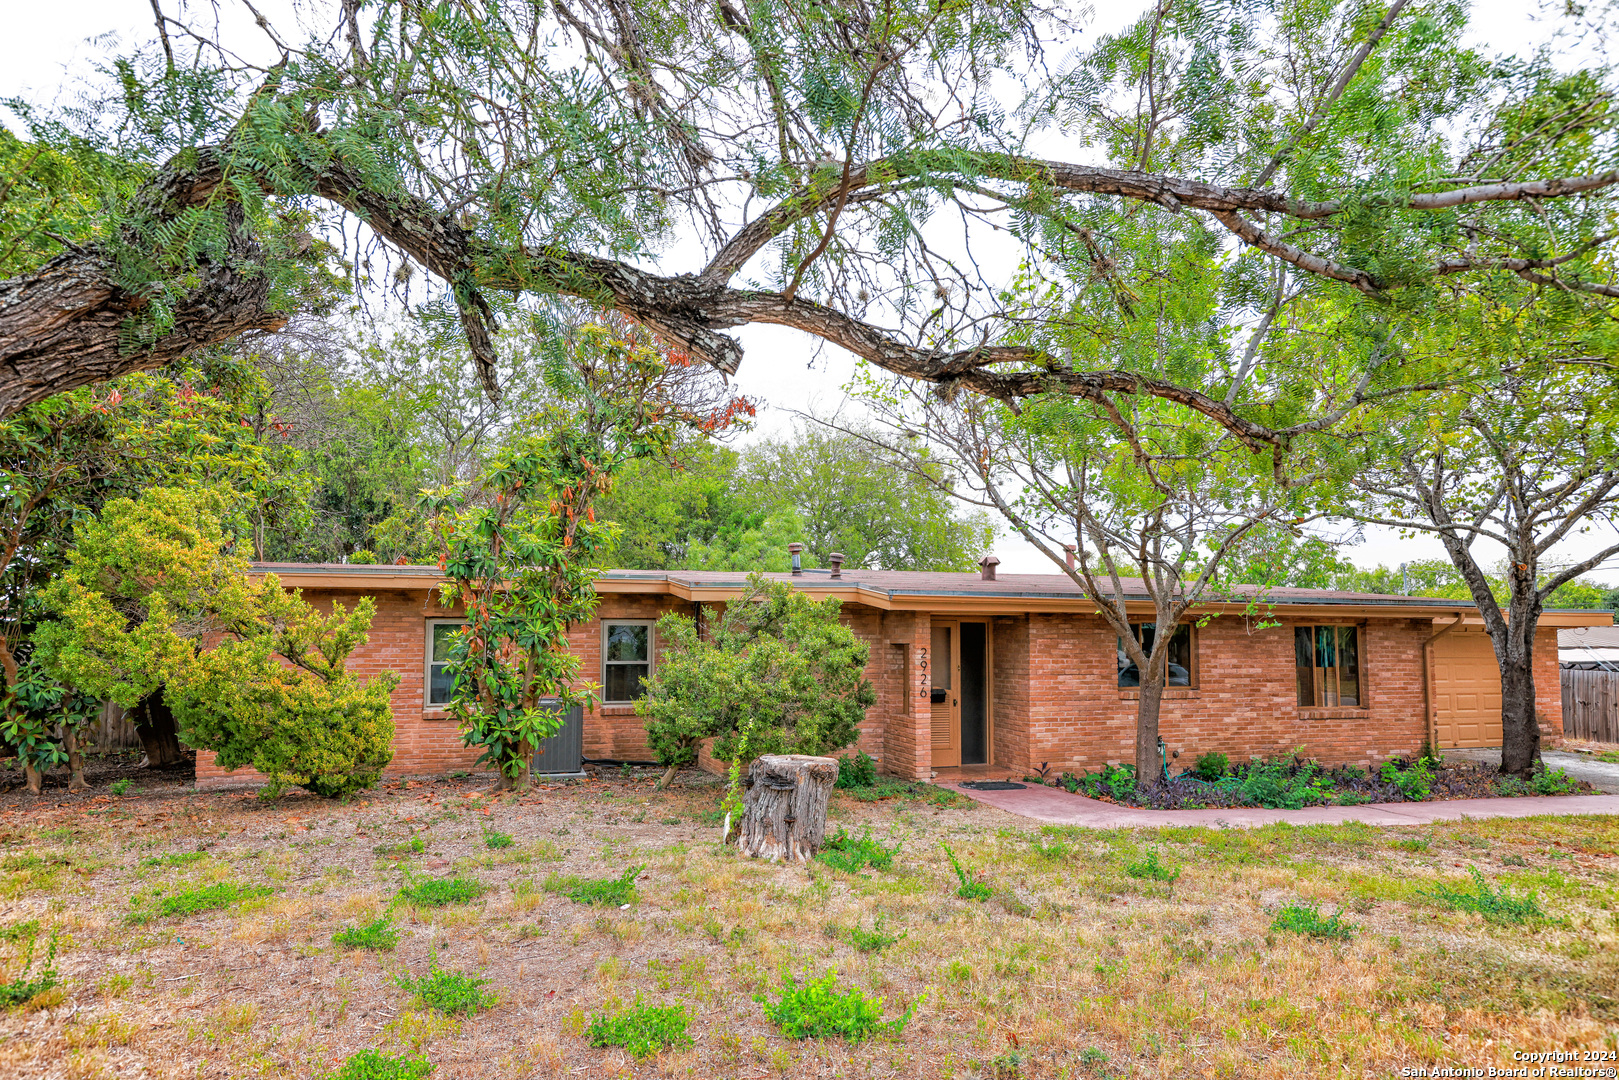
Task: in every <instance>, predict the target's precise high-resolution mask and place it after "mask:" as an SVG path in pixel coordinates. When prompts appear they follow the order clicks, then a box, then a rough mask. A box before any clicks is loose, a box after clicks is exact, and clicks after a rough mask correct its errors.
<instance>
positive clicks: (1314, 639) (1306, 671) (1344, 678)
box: [1293, 626, 1363, 708]
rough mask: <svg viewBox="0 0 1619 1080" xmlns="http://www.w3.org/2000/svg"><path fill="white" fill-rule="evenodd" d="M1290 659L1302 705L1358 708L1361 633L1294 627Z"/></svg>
mask: <svg viewBox="0 0 1619 1080" xmlns="http://www.w3.org/2000/svg"><path fill="white" fill-rule="evenodd" d="M1293 656H1294V660H1295V663H1296V664H1297V670H1298V684H1299V704H1300V705H1301V706H1303V707H1305V708H1334V707H1339V706H1346V705H1348V706H1354V707H1356V708H1359V707H1360V705H1361V703H1362V698H1363V691H1362V688H1361V685H1360V634H1359V631H1358V630H1357V629H1356V628H1355V627H1353V626H1295V627H1294V628H1293Z"/></svg>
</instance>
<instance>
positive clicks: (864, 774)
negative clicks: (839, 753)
mask: <svg viewBox="0 0 1619 1080" xmlns="http://www.w3.org/2000/svg"><path fill="white" fill-rule="evenodd" d="M876 783H877V759H876V758H874V757H872V756H871V755H870V754H868V753H866V752H865V751H864V750H856V751H855V752H854V753H852V754H845V755H844V756H843V757H840V758H838V782H837V785H836V786H838V787H840V788H843V789H845V790H848V789H850V788H869V787H871V786H872V785H874V784H876Z"/></svg>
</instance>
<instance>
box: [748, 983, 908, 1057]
mask: <svg viewBox="0 0 1619 1080" xmlns="http://www.w3.org/2000/svg"><path fill="white" fill-rule="evenodd" d="M754 1000H756V1001H760V1002H763V1003H764V1012H765V1016H766V1018H768V1019H769V1020H770V1022H771V1023H773V1024H775V1025H776V1026H777V1027H778V1028H780V1029H781V1033H782V1034H783V1035H785V1036H787V1037H788V1038H789V1039H811V1038H815V1039H822V1038H826V1037H827V1036H828V1035H842V1036H843V1037H844V1038H845V1039H848V1040H849V1041H850V1042H861V1041H863V1040H865V1039H869V1038H872V1037H874V1036H877V1035H890V1036H897V1035H899V1034H900V1033H901V1032H903V1031H904V1030H905V1025H907V1024H909V1023H910V1022H911V1014H912V1013H913V1012H915V1010H916V1005H915V1003H913V1004H912V1005H911V1006H910V1008H908V1009H906V1010H905V1013H904V1015H902V1016H900V1017H899V1018H898V1019H896V1020H887V1021H885V1020H884V1019H883V1000H884V999H883V998H876V999H872V998H868V997H866V995H865V994H864V993H862V992H861V991H860V990H859V989H853V990H848V991H843V992H840V991H839V990H838V989H837V976H836V975H828V976H826V978H824V979H812V980H810V981H808V982H806V983H805V984H804V985H803V986H799V985H798V983H797V982H795V981H794V980H793V978H792V977H791V976H788V977H787V980H786V983H785V984H784V985H783V987H782V990H781V1000H780V1001H778V1002H776V1003H775V1004H771V1003H770V1002H769V1001H768V1000H766V999H765V997H764V996H763V995H761V996H759V997H757V998H755V999H754Z"/></svg>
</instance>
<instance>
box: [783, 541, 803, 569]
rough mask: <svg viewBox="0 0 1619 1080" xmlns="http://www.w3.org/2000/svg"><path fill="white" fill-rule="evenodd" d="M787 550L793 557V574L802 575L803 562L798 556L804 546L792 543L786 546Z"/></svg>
mask: <svg viewBox="0 0 1619 1080" xmlns="http://www.w3.org/2000/svg"><path fill="white" fill-rule="evenodd" d="M787 550H788V551H789V552H791V553H792V556H793V573H794V574H802V573H803V572H804V560H803V559H802V558H800V556H801V555H802V554H803V552H804V545H803V544H800V543H798V542H797V541H794V542H793V543H791V544H788V545H787Z"/></svg>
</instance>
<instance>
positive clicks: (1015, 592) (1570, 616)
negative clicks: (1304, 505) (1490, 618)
mask: <svg viewBox="0 0 1619 1080" xmlns="http://www.w3.org/2000/svg"><path fill="white" fill-rule="evenodd" d="M254 567H255V569H256V570H258V571H261V572H268V573H274V574H276V575H277V576H278V577H280V578H282V579H283V580H285V581H286V582H287V584H289V585H299V586H302V587H305V588H311V587H312V588H328V589H345V590H348V589H390V588H392V589H430V588H434V587H436V586H437V585H439V584H440V583H441V582H442V581H443V580H444V575H443V574H442V573H441V572H440V570H439V568H438V567H436V566H386V565H355V564H348V563H255V564H254ZM762 576H763V577H766V578H773V579H775V580H778V581H787V582H791V583H792V584H793V585H794V586H796V587H797V588H800V589H804V590H805V591H807V592H812V593H815V594H816V595H820V596H835V597H837V598H838V599H840V600H843V601H844V602H846V603H855V604H862V605H865V606H867V607H873V608H878V609H881V610H885V611H932V612H939V613H947V614H958V613H960V614H967V613H971V614H1018V613H1022V612H1030V611H1050V612H1061V611H1071V612H1081V613H1083V612H1093V611H1095V610H1096V605H1095V604H1094V603H1092V602H1091V601H1090V600H1088V599H1086V597H1085V595H1084V593H1083V592H1082V591H1081V590H1080V588H1079V586H1078V585H1077V584H1075V583H1074V582H1073V581H1072V580H1071V579H1070V578H1069V577H1068V576H1067V575H1065V574H999V575H997V577H996V579H995V580H994V581H985V580H983V579H982V578H981V577H980V576H979V574H977V573H946V572H938V571H915V570H850V569H845V570H844V571H843V572H842V574H841V575H840V576H838V577H833V576H832V572H831V571H830V570H805V571H804V572H803V573H802V574H798V575H793V574H787V573H768V574H763V575H762ZM747 583H748V575H747V573H745V572H742V571H721V570H607V571H604V572H603V573H602V575H601V576H600V577H598V578H597V579H596V590H597V591H598V592H601V593H641V594H648V593H650V594H654V595H666V596H675V597H678V598H679V599H682V600H687V601H699V602H709V601H723V600H727V599H730V598H732V597H734V596H736V595H737V594H739V593H740V592H741V591H742V590H743V589H745V588H747ZM1122 584H1123V586H1124V593H1125V602H1126V604H1127V605H1128V606H1129V607H1130V608H1133V609H1138V610H1143V611H1150V610H1151V606H1150V600H1149V599H1148V596H1147V592H1146V589H1145V587H1144V586H1143V585H1142V583H1141V581H1140V580H1139V579H1136V578H1126V579H1124V580H1123V582H1122ZM1255 598H1257V599H1258V601H1259V603H1260V604H1261V605H1265V606H1270V607H1275V608H1286V609H1288V613H1289V614H1292V615H1307V614H1323V615H1329V616H1335V617H1343V616H1346V615H1350V614H1371V613H1376V614H1379V615H1386V616H1392V617H1406V618H1420V619H1433V620H1436V621H1443V622H1446V623H1449V622H1452V621H1454V620H1455V619H1456V618H1457V617H1458V616H1460V617H1462V618H1464V619H1466V618H1467V613H1468V612H1471V611H1474V610H1475V608H1474V605H1473V603H1472V601H1469V600H1444V599H1437V598H1435V597H1431V596H1391V595H1384V594H1380V593H1358V592H1340V591H1337V590H1332V589H1270V590H1266V591H1261V590H1259V589H1258V588H1256V587H1255V586H1252V585H1237V586H1228V587H1225V588H1223V589H1221V590H1220V595H1219V596H1218V597H1216V598H1214V599H1211V600H1210V601H1209V602H1208V603H1206V604H1202V605H1199V606H1200V609H1203V610H1208V611H1231V612H1240V611H1243V610H1245V609H1246V608H1247V606H1248V604H1249V602H1250V601H1251V600H1253V599H1255ZM1548 614H1549V615H1551V616H1553V617H1552V618H1550V619H1548V620H1546V621H1547V623H1548V624H1549V625H1559V626H1584V625H1588V624H1591V623H1594V622H1597V621H1599V620H1607V619H1608V614H1607V613H1606V612H1599V613H1592V612H1571V613H1556V612H1553V613H1548ZM1592 616H1597V617H1595V618H1594V617H1592ZM1477 623H1478V617H1477V616H1476V615H1475V616H1472V618H1471V620H1470V624H1473V625H1476V624H1477Z"/></svg>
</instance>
